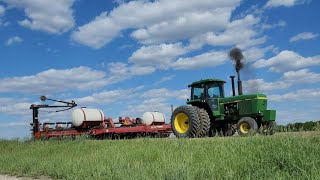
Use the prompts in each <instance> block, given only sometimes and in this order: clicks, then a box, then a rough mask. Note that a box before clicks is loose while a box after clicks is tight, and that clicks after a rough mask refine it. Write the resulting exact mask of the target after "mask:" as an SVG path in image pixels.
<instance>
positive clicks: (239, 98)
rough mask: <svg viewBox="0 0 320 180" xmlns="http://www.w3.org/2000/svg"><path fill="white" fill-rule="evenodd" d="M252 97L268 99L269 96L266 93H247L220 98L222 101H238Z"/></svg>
mask: <svg viewBox="0 0 320 180" xmlns="http://www.w3.org/2000/svg"><path fill="white" fill-rule="evenodd" d="M252 99H263V100H267V96H266V95H264V94H246V95H239V96H231V97H225V98H220V99H219V101H220V103H228V102H236V101H244V100H252Z"/></svg>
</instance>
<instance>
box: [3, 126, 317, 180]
mask: <svg viewBox="0 0 320 180" xmlns="http://www.w3.org/2000/svg"><path fill="white" fill-rule="evenodd" d="M0 150H1V155H0V174H11V175H23V176H33V177H39V176H49V177H51V178H54V179H319V177H320V132H299V133H280V134H276V135H274V136H255V137H245V138H244V137H225V138H205V139H134V140H120V141H109V140H104V141H98V140H84V139H81V140H75V141H36V142H21V141H20V142H19V141H5V140H1V141H0Z"/></svg>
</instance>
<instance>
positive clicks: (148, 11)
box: [72, 0, 240, 48]
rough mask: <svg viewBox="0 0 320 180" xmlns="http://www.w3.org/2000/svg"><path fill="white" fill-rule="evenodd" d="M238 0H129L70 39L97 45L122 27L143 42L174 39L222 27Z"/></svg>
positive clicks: (110, 37)
mask: <svg viewBox="0 0 320 180" xmlns="http://www.w3.org/2000/svg"><path fill="white" fill-rule="evenodd" d="M239 2H240V0H230V1H222V0H219V1H211V0H202V1H198V0H190V1H188V3H185V1H183V0H158V1H152V2H147V1H130V2H128V3H121V4H120V5H119V6H118V7H116V8H114V9H113V10H112V11H111V12H109V13H108V12H103V13H101V15H99V16H98V17H96V18H95V19H94V20H92V21H91V22H89V23H87V24H85V25H82V26H80V27H79V28H78V29H77V30H76V31H74V32H73V34H72V39H73V40H74V41H76V42H78V43H80V44H84V45H87V46H90V47H93V48H100V47H102V46H104V45H105V44H107V43H108V42H110V41H111V40H112V39H114V38H116V37H117V36H118V35H119V34H120V33H121V31H122V30H125V29H133V32H132V34H131V36H132V37H133V38H135V39H137V40H138V41H140V42H142V43H144V44H160V43H171V42H176V41H178V40H184V39H189V38H192V37H194V36H196V35H199V34H202V33H206V32H209V31H215V32H218V31H222V30H224V29H225V28H227V26H228V24H229V20H230V17H231V13H232V11H233V10H234V9H235V7H236V6H238V5H239Z"/></svg>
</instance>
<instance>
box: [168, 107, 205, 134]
mask: <svg viewBox="0 0 320 180" xmlns="http://www.w3.org/2000/svg"><path fill="white" fill-rule="evenodd" d="M197 109H198V108H197V107H194V106H180V107H178V108H176V109H175V110H174V111H173V113H172V116H171V127H172V131H173V133H174V135H176V137H178V138H186V137H190V138H193V137H196V136H197V133H198V131H199V129H200V117H199V115H198V110H197Z"/></svg>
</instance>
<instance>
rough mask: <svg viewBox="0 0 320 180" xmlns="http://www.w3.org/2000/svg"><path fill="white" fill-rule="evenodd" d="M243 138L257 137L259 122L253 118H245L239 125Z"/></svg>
mask: <svg viewBox="0 0 320 180" xmlns="http://www.w3.org/2000/svg"><path fill="white" fill-rule="evenodd" d="M237 127H238V132H239V134H240V135H241V136H249V135H255V134H256V133H257V131H258V125H257V122H256V121H255V120H254V119H253V118H251V117H243V118H241V119H240V120H239V121H238V124H237Z"/></svg>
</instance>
